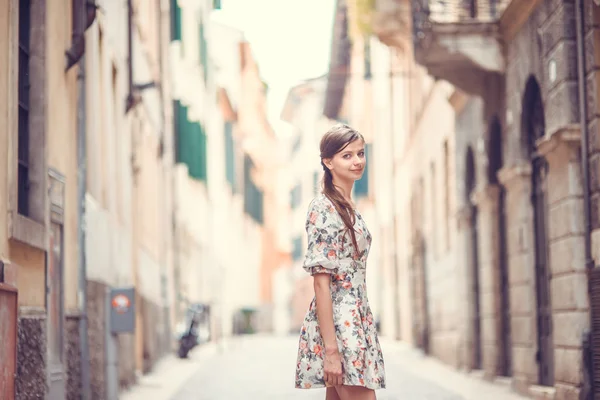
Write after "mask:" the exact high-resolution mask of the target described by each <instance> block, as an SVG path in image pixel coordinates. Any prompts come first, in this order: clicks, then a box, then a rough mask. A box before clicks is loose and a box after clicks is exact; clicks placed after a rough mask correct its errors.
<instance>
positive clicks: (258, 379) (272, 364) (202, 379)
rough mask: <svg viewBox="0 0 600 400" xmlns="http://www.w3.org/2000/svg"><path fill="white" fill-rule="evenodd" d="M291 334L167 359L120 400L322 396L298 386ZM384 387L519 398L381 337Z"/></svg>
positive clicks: (388, 393) (397, 395) (409, 395)
mask: <svg viewBox="0 0 600 400" xmlns="http://www.w3.org/2000/svg"><path fill="white" fill-rule="evenodd" d="M296 343H297V339H296V338H294V337H287V338H275V337H268V336H249V337H244V338H240V339H235V340H232V341H231V342H229V343H227V344H226V345H223V346H221V348H220V349H219V348H218V347H216V346H213V345H209V346H206V347H204V348H199V349H197V350H196V351H194V352H193V354H192V355H191V356H190V359H189V360H178V359H176V358H174V357H168V359H166V360H164V361H163V362H162V363H160V364H159V365H158V366H157V368H156V370H155V372H154V373H152V374H150V375H148V376H146V377H144V378H142V380H141V382H140V384H139V385H138V386H136V387H135V388H133V390H131V391H129V392H127V393H124V394H123V395H122V396H121V399H122V400H235V399H252V400H254V399H260V400H270V399H273V400H275V399H277V400H279V399H283V400H296V399H298V400H300V399H307V400H320V399H324V391H323V389H313V390H297V389H294V388H293V384H294V381H293V379H294V365H295V359H296ZM382 347H383V351H384V356H385V361H386V370H387V377H388V388H387V389H385V390H380V391H378V394H377V395H378V399H379V400H396V399H398V400H412V399H414V400H429V399H432V400H475V399H481V398H485V399H486V400H496V399H498V400H500V399H501V400H519V399H522V398H521V397H519V396H516V395H514V394H512V393H510V391H509V390H508V389H507V388H506V387H503V386H499V385H493V384H490V383H487V382H483V381H481V380H479V379H477V378H473V377H470V376H468V375H466V374H462V373H459V372H456V371H453V370H452V369H451V368H448V367H446V366H444V365H442V364H441V363H439V362H438V361H436V360H433V359H430V358H425V357H422V356H421V355H420V354H419V353H418V352H416V351H414V350H412V349H409V348H407V347H406V346H404V345H402V344H398V343H396V342H388V341H385V340H383V341H382Z"/></svg>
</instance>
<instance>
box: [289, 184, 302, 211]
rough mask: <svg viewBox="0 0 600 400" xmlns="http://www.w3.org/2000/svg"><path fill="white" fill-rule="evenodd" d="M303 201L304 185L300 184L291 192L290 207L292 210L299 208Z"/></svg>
mask: <svg viewBox="0 0 600 400" xmlns="http://www.w3.org/2000/svg"><path fill="white" fill-rule="evenodd" d="M301 201H302V185H301V184H300V183H298V184H297V185H296V186H294V188H293V189H292V192H291V199H290V203H291V204H290V206H291V207H292V209H295V208H298V206H299V205H300V202H301Z"/></svg>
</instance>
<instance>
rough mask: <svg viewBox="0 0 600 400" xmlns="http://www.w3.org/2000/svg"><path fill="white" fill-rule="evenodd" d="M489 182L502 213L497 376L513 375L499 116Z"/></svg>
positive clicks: (492, 130) (493, 135)
mask: <svg viewBox="0 0 600 400" xmlns="http://www.w3.org/2000/svg"><path fill="white" fill-rule="evenodd" d="M488 149H489V150H488V160H489V163H488V182H489V183H490V184H491V185H496V187H498V189H499V192H498V209H497V210H498V212H497V214H496V216H495V217H496V218H497V221H496V225H495V226H496V227H497V232H496V233H497V242H496V246H497V247H498V253H497V254H498V271H496V272H495V274H494V276H495V278H496V279H498V286H497V287H498V289H497V292H496V296H498V297H499V298H498V306H499V309H498V310H497V311H498V313H499V315H498V325H497V334H498V338H499V341H498V347H499V348H498V359H497V373H498V375H500V376H512V354H511V348H512V344H511V335H510V329H511V325H510V292H509V289H510V285H509V280H508V262H507V250H508V249H507V247H506V206H505V204H506V200H505V199H506V191H505V190H504V186H502V185H501V184H500V182H499V180H498V171H500V169H501V168H502V166H503V164H504V160H503V152H502V150H503V143H502V126H501V125H500V121H499V120H498V118H497V117H495V118H494V119H493V120H492V124H491V126H490V139H489V146H488Z"/></svg>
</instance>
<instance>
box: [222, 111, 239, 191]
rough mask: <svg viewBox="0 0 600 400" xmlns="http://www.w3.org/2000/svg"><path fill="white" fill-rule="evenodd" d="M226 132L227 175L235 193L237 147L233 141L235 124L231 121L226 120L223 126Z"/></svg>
mask: <svg viewBox="0 0 600 400" xmlns="http://www.w3.org/2000/svg"><path fill="white" fill-rule="evenodd" d="M223 131H224V132H225V175H226V177H227V182H228V183H229V186H231V189H232V190H233V192H234V193H235V190H236V187H235V149H234V143H233V124H232V123H231V122H229V121H226V122H225V126H224V128H223Z"/></svg>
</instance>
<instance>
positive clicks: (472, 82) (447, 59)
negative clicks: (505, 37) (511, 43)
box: [411, 0, 517, 94]
mask: <svg viewBox="0 0 600 400" xmlns="http://www.w3.org/2000/svg"><path fill="white" fill-rule="evenodd" d="M411 1H412V12H413V44H414V52H415V59H416V61H417V62H418V63H419V64H421V65H423V66H424V67H425V68H427V70H428V72H429V73H430V74H431V75H433V76H435V77H437V78H440V79H444V80H447V81H448V82H450V83H452V84H453V85H455V86H457V87H459V88H461V89H462V90H464V91H466V92H469V93H473V94H479V93H480V91H481V88H483V87H484V85H483V83H484V80H485V79H486V77H487V76H489V74H503V73H504V57H503V49H502V44H501V43H502V37H501V30H500V17H501V16H502V14H503V12H504V10H505V8H506V6H507V4H508V3H510V0H411ZM513 2H517V1H513Z"/></svg>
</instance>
